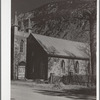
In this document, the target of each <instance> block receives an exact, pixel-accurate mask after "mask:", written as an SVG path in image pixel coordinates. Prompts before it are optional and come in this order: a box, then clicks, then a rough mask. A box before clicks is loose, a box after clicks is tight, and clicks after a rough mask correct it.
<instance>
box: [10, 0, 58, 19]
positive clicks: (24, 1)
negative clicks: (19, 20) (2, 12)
mask: <svg viewBox="0 0 100 100" xmlns="http://www.w3.org/2000/svg"><path fill="white" fill-rule="evenodd" d="M51 1H57V0H11V17H12V18H14V13H15V11H17V13H18V14H19V13H23V12H28V11H30V10H33V9H35V8H38V7H40V6H42V5H44V4H46V3H49V2H51Z"/></svg>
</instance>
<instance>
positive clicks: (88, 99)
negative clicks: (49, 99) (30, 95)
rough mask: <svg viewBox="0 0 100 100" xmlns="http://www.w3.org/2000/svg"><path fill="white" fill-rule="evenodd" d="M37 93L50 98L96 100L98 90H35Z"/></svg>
mask: <svg viewBox="0 0 100 100" xmlns="http://www.w3.org/2000/svg"><path fill="white" fill-rule="evenodd" d="M35 92H37V93H41V94H43V95H49V96H63V97H66V98H70V99H74V100H96V89H78V90H75V89H74V90H63V91H61V92H60V91H51V90H35Z"/></svg>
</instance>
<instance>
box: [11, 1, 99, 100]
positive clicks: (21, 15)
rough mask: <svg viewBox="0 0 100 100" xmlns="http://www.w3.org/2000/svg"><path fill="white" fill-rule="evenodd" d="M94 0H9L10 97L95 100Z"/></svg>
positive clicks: (15, 98) (16, 99)
mask: <svg viewBox="0 0 100 100" xmlns="http://www.w3.org/2000/svg"><path fill="white" fill-rule="evenodd" d="M97 1H98V0H11V26H10V30H11V33H10V37H11V40H10V41H11V50H10V52H11V54H10V56H11V60H10V81H11V83H10V85H11V87H10V93H11V96H10V100H97V92H96V89H97Z"/></svg>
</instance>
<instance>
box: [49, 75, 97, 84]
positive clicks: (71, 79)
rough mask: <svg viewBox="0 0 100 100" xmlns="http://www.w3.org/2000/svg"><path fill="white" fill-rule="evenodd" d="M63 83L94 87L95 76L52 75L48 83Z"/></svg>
mask: <svg viewBox="0 0 100 100" xmlns="http://www.w3.org/2000/svg"><path fill="white" fill-rule="evenodd" d="M57 82H63V83H64V84H66V85H68V84H72V85H87V86H88V85H93V86H96V76H90V75H72V76H70V75H66V76H63V77H59V76H55V75H52V76H51V79H50V83H57Z"/></svg>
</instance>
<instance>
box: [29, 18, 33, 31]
mask: <svg viewBox="0 0 100 100" xmlns="http://www.w3.org/2000/svg"><path fill="white" fill-rule="evenodd" d="M28 33H32V25H31V20H30V18H29V19H28Z"/></svg>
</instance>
